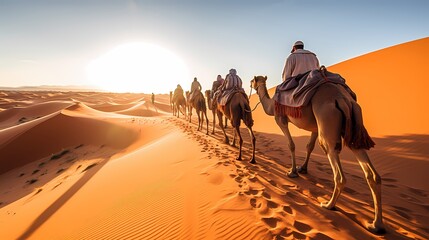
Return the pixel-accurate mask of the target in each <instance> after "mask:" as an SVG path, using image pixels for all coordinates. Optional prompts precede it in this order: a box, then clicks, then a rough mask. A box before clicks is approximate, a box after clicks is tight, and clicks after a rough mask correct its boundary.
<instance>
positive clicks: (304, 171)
mask: <svg viewBox="0 0 429 240" xmlns="http://www.w3.org/2000/svg"><path fill="white" fill-rule="evenodd" d="M296 170H297V171H298V173H302V174H307V173H308V172H307V168H306V167H303V166H300V167H297V168H296Z"/></svg>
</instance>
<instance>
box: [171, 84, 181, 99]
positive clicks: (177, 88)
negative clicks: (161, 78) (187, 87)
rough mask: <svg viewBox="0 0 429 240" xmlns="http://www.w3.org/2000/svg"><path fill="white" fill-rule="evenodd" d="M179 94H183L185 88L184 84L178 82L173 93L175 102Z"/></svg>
mask: <svg viewBox="0 0 429 240" xmlns="http://www.w3.org/2000/svg"><path fill="white" fill-rule="evenodd" d="M179 96H183V89H182V86H180V84H177V87H176V89H174V94H173V102H174V101H175V100H176V99H177V97H179Z"/></svg>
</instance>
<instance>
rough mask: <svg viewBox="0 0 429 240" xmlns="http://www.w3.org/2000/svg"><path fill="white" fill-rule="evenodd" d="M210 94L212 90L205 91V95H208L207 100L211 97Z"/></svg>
mask: <svg viewBox="0 0 429 240" xmlns="http://www.w3.org/2000/svg"><path fill="white" fill-rule="evenodd" d="M210 92H211V90H210V89H208V90H206V91H205V94H206V97H207V98H209V97H210Z"/></svg>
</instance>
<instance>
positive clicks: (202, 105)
mask: <svg viewBox="0 0 429 240" xmlns="http://www.w3.org/2000/svg"><path fill="white" fill-rule="evenodd" d="M194 94H195V96H194V97H193V99H192V101H191V99H190V93H189V92H188V91H186V99H187V102H188V107H189V122H191V118H192V108H195V111H196V112H197V116H198V129H197V130H198V131H199V130H203V126H204V116H205V117H206V125H207V127H206V129H207V132H206V134H207V135H208V134H209V120H208V118H207V107H206V100H205V99H204V96H203V94H202V93H201V92H200V91H195V93H194Z"/></svg>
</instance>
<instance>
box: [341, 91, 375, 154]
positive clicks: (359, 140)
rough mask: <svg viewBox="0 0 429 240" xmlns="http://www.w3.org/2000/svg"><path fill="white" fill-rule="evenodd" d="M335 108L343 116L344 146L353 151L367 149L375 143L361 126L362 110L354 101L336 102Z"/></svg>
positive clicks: (343, 100)
mask: <svg viewBox="0 0 429 240" xmlns="http://www.w3.org/2000/svg"><path fill="white" fill-rule="evenodd" d="M336 105H337V107H338V108H339V109H340V111H341V112H342V113H343V116H344V118H345V119H344V131H343V134H342V135H343V138H344V144H345V145H346V146H347V147H349V148H353V149H367V150H369V149H370V148H372V147H374V145H375V143H374V141H373V140H372V138H371V137H370V136H369V134H368V132H367V130H366V128H365V126H364V125H363V118H362V110H361V108H360V106H359V105H358V104H357V102H355V101H350V102H348V103H347V102H346V99H342V100H337V101H336Z"/></svg>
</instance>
